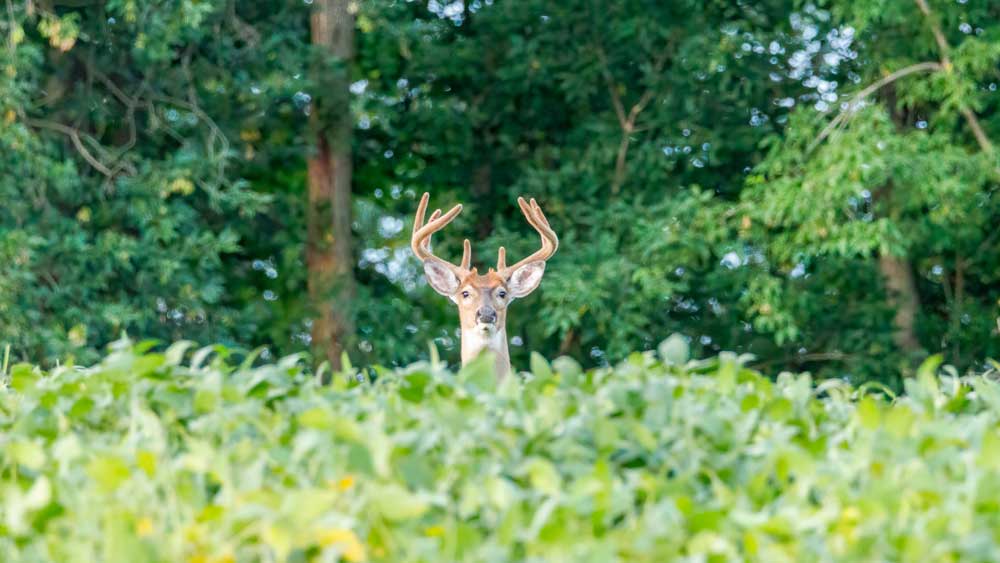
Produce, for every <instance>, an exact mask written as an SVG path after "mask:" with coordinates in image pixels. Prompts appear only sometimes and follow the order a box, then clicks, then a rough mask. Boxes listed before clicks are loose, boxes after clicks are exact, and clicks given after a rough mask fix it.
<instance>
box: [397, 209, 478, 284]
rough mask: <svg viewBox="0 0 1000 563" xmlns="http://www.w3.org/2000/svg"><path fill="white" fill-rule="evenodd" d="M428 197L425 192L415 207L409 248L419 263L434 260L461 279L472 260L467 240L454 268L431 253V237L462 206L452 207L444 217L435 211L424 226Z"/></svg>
mask: <svg viewBox="0 0 1000 563" xmlns="http://www.w3.org/2000/svg"><path fill="white" fill-rule="evenodd" d="M430 197H431V194H429V193H426V192H425V193H424V195H423V197H421V198H420V205H418V206H417V215H416V217H415V218H414V219H413V237H412V238H410V248H412V249H413V253H414V254H416V255H417V258H420V260H421V261H426V260H435V261H437V262H439V263H441V264H443V265H445V266H447V267H448V268H450V269H451V270H452V271H453V272H455V275H457V276H458V277H459V278H462V277H464V276H465V275H467V274H468V273H469V263H470V261H471V260H472V244H471V243H469V239H465V243H464V244H463V249H462V264H461V265H460V266H456V265H454V264H452V263H451V262H448V261H447V260H442V259H441V258H438V257H437V256H434V254H433V253H432V252H431V235H433V234H434V233H436V232H438V231H440V230H441V229H443V228H445V226H447V225H448V223H451V222H452V220H454V219H455V217H456V216H458V214H459V213H460V212H461V211H462V205H461V204H459V205H456V206H455V207H452V208H451V210H450V211H448V212H447V213H445V214H444V215H442V214H441V210H440V209H436V210H434V213H431V217H430V219H428V221H427V224H424V214H425V213H426V212H427V202H428V200H430Z"/></svg>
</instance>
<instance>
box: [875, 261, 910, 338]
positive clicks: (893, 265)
mask: <svg viewBox="0 0 1000 563" xmlns="http://www.w3.org/2000/svg"><path fill="white" fill-rule="evenodd" d="M878 267H879V270H880V271H881V272H882V279H883V281H884V282H885V289H886V297H887V299H888V302H889V305H890V306H891V307H892V308H894V309H895V310H896V314H895V316H893V319H892V322H893V327H894V330H893V333H892V341H893V342H895V343H896V346H899V348H900V349H901V350H903V351H904V352H906V353H913V352H917V351H918V350H920V341H919V340H918V339H917V332H916V321H917V313H918V312H919V310H920V296H919V295H918V294H917V283H916V281H915V280H914V278H913V268H912V266H911V265H910V261H909V260H907V259H906V258H899V257H896V256H890V255H888V254H882V255H880V256H879V257H878Z"/></svg>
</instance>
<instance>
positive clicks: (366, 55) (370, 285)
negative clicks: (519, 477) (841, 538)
mask: <svg viewBox="0 0 1000 563" xmlns="http://www.w3.org/2000/svg"><path fill="white" fill-rule="evenodd" d="M0 32H2V37H3V45H2V46H0V342H2V343H5V344H9V345H10V346H11V352H12V354H13V355H14V356H15V357H17V358H21V359H29V360H31V361H35V362H47V363H49V364H52V363H55V362H56V361H64V362H65V361H67V360H69V359H72V360H74V361H76V362H88V361H92V360H94V359H95V358H96V357H97V355H98V354H99V352H100V351H101V350H102V349H103V347H104V346H105V345H106V344H107V343H108V342H109V341H111V340H114V339H116V338H117V337H119V336H120V335H121V334H122V333H126V332H127V333H128V334H129V335H130V336H132V337H133V338H147V337H148V338H157V339H160V340H162V341H164V342H167V341H173V340H177V339H192V340H196V341H198V342H200V343H203V344H204V343H212V342H220V343H225V344H229V345H237V346H243V347H247V348H250V347H256V346H265V347H266V352H265V357H276V356H279V355H285V354H289V353H294V352H300V351H308V350H312V351H313V352H314V353H315V354H316V357H317V358H319V359H323V358H329V359H330V360H331V361H332V362H333V363H335V364H336V363H337V362H339V360H340V358H341V357H342V356H341V354H342V352H346V353H347V355H348V356H349V357H350V358H351V360H352V361H353V362H354V363H355V364H368V363H379V364H384V365H398V364H405V363H408V362H411V361H415V360H417V359H420V358H423V357H426V355H427V354H428V343H429V342H433V343H434V344H435V345H436V346H437V347H438V349H439V350H440V351H441V353H442V355H443V356H444V357H445V358H446V359H448V360H450V361H457V358H458V351H457V346H458V342H459V339H458V334H457V327H458V322H457V313H456V311H455V310H454V305H453V304H452V303H451V302H450V301H448V300H447V299H445V298H442V297H440V296H438V295H437V294H435V293H434V292H433V291H432V290H431V289H430V288H429V287H428V286H427V285H426V283H425V282H424V280H423V275H422V269H421V268H420V265H419V263H418V261H417V260H416V259H415V258H414V257H413V256H412V254H411V252H410V249H409V234H410V233H409V231H410V228H411V227H412V215H413V212H414V210H415V207H416V203H417V200H418V199H419V196H420V195H421V194H422V193H423V192H424V191H429V192H430V193H431V194H432V199H431V205H432V207H442V208H446V207H450V206H451V205H454V204H455V203H463V204H464V205H465V210H464V211H463V212H462V214H461V215H460V216H459V217H458V219H457V220H456V221H455V222H454V223H452V224H451V225H450V226H449V227H448V228H447V229H446V230H445V231H443V232H442V233H441V234H440V235H436V236H435V241H436V244H435V252H436V253H437V254H439V255H442V256H445V257H450V258H451V259H452V260H455V261H457V259H458V257H459V256H460V254H461V240H462V239H463V238H465V237H468V238H470V239H472V240H473V250H474V258H473V261H474V264H476V265H479V266H480V267H483V266H489V265H493V264H494V263H495V260H496V251H497V248H498V247H499V246H500V245H506V246H507V248H508V253H509V255H510V256H511V257H512V258H513V259H518V258H519V257H521V256H524V255H525V254H526V253H529V252H531V251H532V250H534V249H535V248H536V247H537V244H538V241H537V235H536V234H534V231H533V230H532V229H531V228H530V227H529V226H528V225H527V223H526V221H525V220H524V218H523V216H522V215H521V213H520V211H519V209H518V207H517V205H516V198H517V197H518V196H519V195H525V196H530V197H535V198H537V199H538V201H539V203H540V204H541V205H542V207H543V209H544V210H545V212H546V214H547V215H548V217H549V221H550V223H551V224H552V226H553V227H554V229H555V230H556V231H557V232H558V233H559V236H560V239H561V246H560V249H559V252H558V253H557V254H556V256H555V257H554V258H553V259H552V260H551V261H550V262H549V265H548V269H547V272H546V277H545V279H544V281H543V282H542V286H541V290H540V291H538V292H536V293H535V294H533V295H531V296H530V297H529V298H526V299H524V300H523V301H520V302H517V303H515V304H514V305H513V306H512V310H511V313H510V315H509V320H508V334H509V335H510V337H511V345H512V346H511V351H512V356H513V361H514V364H515V366H520V367H522V368H523V367H525V366H526V365H527V355H528V353H529V352H530V351H538V352H540V353H542V354H544V355H546V356H549V357H553V356H556V355H559V354H568V355H571V356H573V357H575V358H576V359H577V360H579V361H580V362H582V363H584V364H585V365H601V364H605V363H608V362H614V361H617V360H619V359H621V358H623V357H625V356H626V355H627V354H628V353H630V352H631V351H636V350H645V349H650V348H653V347H655V346H656V344H657V343H658V342H660V341H661V340H663V339H664V338H666V337H667V336H668V335H670V334H672V333H680V334H683V335H684V336H685V337H686V338H687V339H689V341H690V344H691V346H692V348H693V350H694V352H695V354H696V355H711V354H714V353H716V352H718V351H720V350H732V351H737V352H742V353H751V354H753V355H754V356H755V357H756V360H755V362H754V365H756V366H758V367H760V368H762V369H765V370H767V371H769V372H775V373H776V372H777V371H778V370H781V369H795V370H810V371H812V372H814V373H816V374H818V375H820V376H822V377H838V378H847V379H849V380H851V381H853V382H859V381H866V380H876V381H881V382H883V383H887V384H889V385H892V386H894V385H897V384H898V381H899V378H900V377H901V376H905V375H906V374H907V373H909V372H910V370H911V369H912V366H914V365H915V362H918V361H919V360H920V359H921V358H922V357H924V356H926V355H927V354H931V353H937V352H941V353H943V354H944V356H945V360H946V361H948V362H951V363H953V364H954V365H956V366H958V367H959V369H970V368H971V369H975V368H978V367H979V366H981V365H982V363H983V362H984V361H985V359H986V358H988V357H991V356H992V357H997V356H998V352H1000V339H998V334H997V331H998V326H1000V325H998V323H1000V321H998V317H1000V302H998V298H1000V228H998V226H1000V225H998V219H1000V199H998V193H997V187H998V185H1000V160H998V158H997V155H996V149H995V145H994V143H995V142H998V140H1000V114H998V101H1000V94H998V92H997V88H998V84H1000V2H996V1H991V0H957V1H954V0H949V1H947V2H945V1H942V0H873V1H870V0H864V1H861V0H831V1H820V2H801V1H791V0H787V1H784V0H764V1H745V0H709V1H704V0H697V1H695V0H675V1H671V2H660V1H652V0H617V1H611V0H516V1H514V0H492V1H491V0H457V1H454V2H449V1H447V0H441V1H438V0H430V1H429V2H425V1H404V0H366V1H360V0H359V1H353V2H351V1H345V0H305V1H302V0H296V1H292V0H288V1H271V0H255V1H236V0H228V1H225V0H220V1H216V2H208V1H198V0H159V1H155V0H142V1H139V0H106V1H103V0H63V1H60V0H28V1H27V2H25V1H23V0H22V1H18V0H7V1H6V3H5V5H4V6H3V7H2V9H0Z"/></svg>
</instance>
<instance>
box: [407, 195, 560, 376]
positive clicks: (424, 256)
mask: <svg viewBox="0 0 1000 563" xmlns="http://www.w3.org/2000/svg"><path fill="white" fill-rule="evenodd" d="M429 200H430V194H429V193H424V195H423V197H422V198H420V204H419V205H418V206H417V214H416V217H415V218H414V221H413V236H412V238H411V239H410V247H411V248H412V250H413V254H415V255H416V256H417V258H419V259H420V261H421V262H423V267H424V275H425V277H426V278H427V282H428V284H429V285H430V286H431V287H432V288H433V289H434V291H436V292H437V293H439V294H441V295H443V296H445V297H447V298H449V299H451V300H452V302H454V303H455V304H456V305H457V306H458V318H459V324H460V327H461V337H462V365H463V366H464V365H466V364H468V363H469V362H471V361H472V360H474V359H475V358H476V357H477V356H479V355H480V354H481V353H483V352H484V351H488V352H492V353H493V354H494V356H495V358H496V360H495V362H496V364H495V368H496V375H497V378H498V379H502V378H503V377H505V376H506V375H507V374H509V373H510V354H509V352H508V348H507V307H508V306H509V305H510V304H511V303H512V302H513V301H514V300H515V299H520V298H522V297H526V296H528V295H529V294H531V292H533V291H534V290H535V289H536V288H538V285H539V284H540V283H541V281H542V275H543V274H544V273H545V263H546V261H547V260H548V259H549V258H551V257H552V255H553V254H555V252H556V249H557V248H558V247H559V237H557V236H556V233H555V231H553V230H552V227H550V226H549V221H548V219H546V218H545V214H544V213H542V208H541V207H539V206H538V203H537V202H536V201H535V200H534V198H532V199H531V200H530V201H525V199H524V198H523V197H519V198H517V204H518V206H520V208H521V212H522V213H524V216H525V218H526V219H527V220H528V224H530V225H531V226H532V227H534V229H535V230H536V231H538V234H539V236H541V239H542V242H541V248H539V249H538V250H537V251H535V252H534V253H533V254H531V255H530V256H528V257H527V258H524V259H523V260H521V261H519V262H517V263H516V264H514V265H513V266H508V265H507V250H506V249H505V248H504V247H502V246H501V247H500V249H499V251H498V257H497V267H496V269H493V268H490V269H489V270H488V271H487V272H486V274H485V275H480V274H479V271H478V269H477V268H470V267H469V266H470V265H471V259H472V244H471V243H470V242H469V239H465V242H464V243H463V250H462V261H461V263H460V264H459V265H457V266H456V265H455V264H453V263H451V262H448V261H446V260H444V259H442V258H439V257H437V256H435V255H434V254H433V253H432V252H431V245H430V243H431V235H433V234H434V233H436V232H438V231H440V230H441V229H443V228H445V227H446V226H447V225H448V224H449V223H451V222H452V221H453V220H454V219H455V217H457V216H458V214H459V213H460V212H461V211H462V205H461V204H458V205H456V206H454V207H452V208H451V209H450V210H449V211H448V212H447V213H444V214H442V213H441V210H440V209H437V210H435V211H434V212H433V213H432V214H431V216H430V218H429V219H428V220H427V223H424V214H425V213H426V212H427V202H428V201H429Z"/></svg>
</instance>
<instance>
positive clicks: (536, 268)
mask: <svg viewBox="0 0 1000 563" xmlns="http://www.w3.org/2000/svg"><path fill="white" fill-rule="evenodd" d="M544 273H545V262H543V261H541V260H539V261H537V262H528V263H527V264H525V265H524V266H521V267H520V268H518V269H516V270H514V272H513V273H512V274H511V275H510V278H509V279H508V280H507V287H508V288H509V289H510V294H511V295H513V296H514V297H524V296H526V295H528V294H530V293H531V292H532V291H535V288H537V287H538V284H539V283H541V282H542V274H544Z"/></svg>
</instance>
